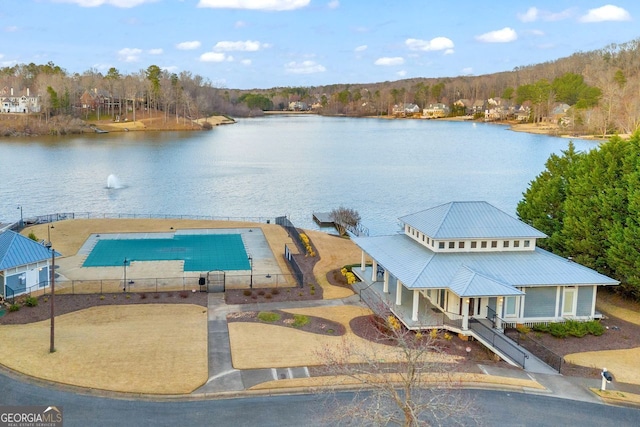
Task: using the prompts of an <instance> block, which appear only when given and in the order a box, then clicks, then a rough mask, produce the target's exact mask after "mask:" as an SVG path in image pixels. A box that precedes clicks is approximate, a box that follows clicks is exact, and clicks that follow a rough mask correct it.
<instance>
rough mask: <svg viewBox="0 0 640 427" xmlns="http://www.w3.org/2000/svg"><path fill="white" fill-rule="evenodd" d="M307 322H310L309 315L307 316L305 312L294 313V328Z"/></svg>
mask: <svg viewBox="0 0 640 427" xmlns="http://www.w3.org/2000/svg"><path fill="white" fill-rule="evenodd" d="M307 323H309V318H308V317H307V316H305V315H304V314H294V315H293V323H292V326H293V327H294V328H301V327H303V326H304V325H306V324H307Z"/></svg>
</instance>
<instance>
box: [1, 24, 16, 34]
mask: <svg viewBox="0 0 640 427" xmlns="http://www.w3.org/2000/svg"><path fill="white" fill-rule="evenodd" d="M4 31H5V32H7V33H14V32H16V31H18V27H17V26H15V25H11V26H9V27H4Z"/></svg>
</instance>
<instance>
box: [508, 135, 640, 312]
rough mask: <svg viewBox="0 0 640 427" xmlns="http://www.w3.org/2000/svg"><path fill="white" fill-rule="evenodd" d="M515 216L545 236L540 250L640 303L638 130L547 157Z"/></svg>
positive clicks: (639, 158)
mask: <svg viewBox="0 0 640 427" xmlns="http://www.w3.org/2000/svg"><path fill="white" fill-rule="evenodd" d="M517 212H518V216H519V217H520V219H522V220H523V221H525V222H527V223H528V224H530V225H532V226H533V227H535V228H537V229H538V230H540V231H542V232H544V233H545V234H547V236H549V237H548V238H547V239H542V240H540V241H539V245H540V246H541V247H543V248H545V249H548V250H550V251H551V252H554V253H556V254H558V255H561V256H564V257H567V258H568V259H572V260H574V261H576V262H578V263H580V264H583V265H586V266H588V267H591V268H593V269H595V270H597V271H599V272H600V273H602V274H606V275H607V276H610V277H613V278H615V279H616V280H619V281H620V283H621V286H620V287H619V290H620V291H621V292H622V293H624V294H625V295H627V296H630V297H633V298H635V299H637V300H640V131H637V132H635V133H634V134H633V135H632V136H631V138H629V139H628V140H624V139H622V138H621V137H619V136H617V135H616V136H613V137H611V139H610V140H609V141H608V142H605V143H603V144H601V145H600V147H599V148H598V149H594V150H591V151H589V152H587V153H582V152H576V151H575V147H574V146H573V144H569V147H568V149H567V150H565V151H564V152H563V153H562V155H555V154H553V155H551V157H550V158H549V159H548V160H547V163H546V168H545V170H544V171H543V172H542V173H541V174H540V175H538V177H536V179H535V180H534V181H532V182H531V185H530V187H529V188H528V189H527V191H526V192H525V193H524V199H523V200H522V201H521V202H520V203H519V204H518V207H517Z"/></svg>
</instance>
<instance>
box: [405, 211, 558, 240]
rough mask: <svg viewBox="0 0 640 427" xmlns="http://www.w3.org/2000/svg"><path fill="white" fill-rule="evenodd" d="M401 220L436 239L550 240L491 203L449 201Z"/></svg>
mask: <svg viewBox="0 0 640 427" xmlns="http://www.w3.org/2000/svg"><path fill="white" fill-rule="evenodd" d="M399 219H400V221H402V222H403V223H405V224H408V225H410V226H411V227H413V228H415V229H416V230H418V231H420V232H422V233H424V234H426V235H427V236H429V237H431V238H432V239H463V238H476V239H490V238H494V239H501V238H511V239H513V238H532V239H534V238H535V239H537V238H544V237H547V235H546V234H544V233H542V232H540V231H538V230H536V229H535V228H533V227H531V226H530V225H528V224H525V223H524V222H522V221H520V220H518V219H516V218H514V217H512V216H510V215H508V214H506V213H505V212H503V211H501V210H500V209H498V208H496V207H495V206H493V205H491V204H489V203H487V202H449V203H445V204H444V205H440V206H436V207H434V208H431V209H426V210H424V211H421V212H417V213H414V214H410V215H405V216H403V217H400V218H399Z"/></svg>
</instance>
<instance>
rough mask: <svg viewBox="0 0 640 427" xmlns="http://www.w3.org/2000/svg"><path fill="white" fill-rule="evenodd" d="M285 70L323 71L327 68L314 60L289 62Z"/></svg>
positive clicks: (306, 72)
mask: <svg viewBox="0 0 640 427" xmlns="http://www.w3.org/2000/svg"><path fill="white" fill-rule="evenodd" d="M284 68H285V71H286V72H287V73H291V74H313V73H323V72H325V71H326V70H327V69H326V68H325V67H324V66H323V65H320V64H318V63H316V62H314V61H302V62H289V63H288V64H285V66H284Z"/></svg>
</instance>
